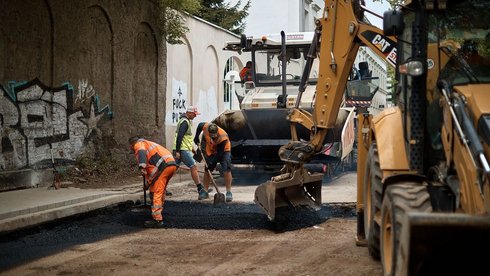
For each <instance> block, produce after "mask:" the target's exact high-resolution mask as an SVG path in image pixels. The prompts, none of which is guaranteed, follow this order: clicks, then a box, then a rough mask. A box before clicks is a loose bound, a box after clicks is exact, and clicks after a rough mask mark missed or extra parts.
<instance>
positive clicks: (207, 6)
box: [193, 0, 250, 34]
mask: <svg viewBox="0 0 490 276" xmlns="http://www.w3.org/2000/svg"><path fill="white" fill-rule="evenodd" d="M224 2H225V1H223V0H201V8H200V9H199V11H198V12H197V13H193V14H194V15H196V16H199V17H200V18H202V19H204V20H206V21H209V22H211V23H214V24H216V25H218V26H220V27H222V28H224V29H227V30H229V31H231V32H233V33H236V34H241V33H243V31H244V29H245V18H246V17H247V16H248V9H249V8H250V0H247V3H246V4H245V5H244V6H243V7H241V6H242V1H241V0H239V1H238V2H237V3H236V4H235V5H231V4H230V3H224ZM226 2H228V1H226Z"/></svg>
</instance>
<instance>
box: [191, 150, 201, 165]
mask: <svg viewBox="0 0 490 276" xmlns="http://www.w3.org/2000/svg"><path fill="white" fill-rule="evenodd" d="M192 158H194V160H196V161H197V162H199V163H201V161H202V154H201V150H200V149H197V151H195V153H194V155H193V156H192Z"/></svg>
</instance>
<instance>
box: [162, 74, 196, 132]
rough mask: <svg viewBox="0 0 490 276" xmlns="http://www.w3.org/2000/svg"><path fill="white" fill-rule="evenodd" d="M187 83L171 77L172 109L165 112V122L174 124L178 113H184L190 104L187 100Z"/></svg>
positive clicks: (177, 118) (177, 119) (178, 116)
mask: <svg viewBox="0 0 490 276" xmlns="http://www.w3.org/2000/svg"><path fill="white" fill-rule="evenodd" d="M187 99H188V98H187V83H185V82H183V81H179V80H176V79H172V109H171V112H167V117H166V122H167V124H168V125H173V126H176V125H177V122H178V121H179V118H180V115H182V114H183V113H185V110H186V109H187V107H188V106H190V105H192V104H190V103H188V100H187Z"/></svg>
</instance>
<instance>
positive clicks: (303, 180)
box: [254, 168, 323, 221]
mask: <svg viewBox="0 0 490 276" xmlns="http://www.w3.org/2000/svg"><path fill="white" fill-rule="evenodd" d="M291 175H292V177H290V176H291ZM322 180H323V174H322V173H310V172H308V171H307V170H306V169H304V168H301V169H299V170H295V171H294V172H293V173H292V174H289V173H287V174H281V175H279V176H276V177H273V178H272V179H271V180H270V181H267V182H266V183H263V184H261V185H259V186H258V187H257V189H256V190H255V199H254V201H255V203H257V204H258V205H259V206H260V207H262V209H264V211H265V213H266V214H267V217H268V218H269V220H271V221H275V219H276V216H277V210H278V209H284V208H285V209H289V208H297V207H309V208H313V209H316V210H318V209H320V206H321V203H322Z"/></svg>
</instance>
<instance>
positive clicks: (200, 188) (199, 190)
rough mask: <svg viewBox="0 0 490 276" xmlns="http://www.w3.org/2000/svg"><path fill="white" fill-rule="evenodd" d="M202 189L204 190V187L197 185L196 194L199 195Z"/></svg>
mask: <svg viewBox="0 0 490 276" xmlns="http://www.w3.org/2000/svg"><path fill="white" fill-rule="evenodd" d="M202 189H204V186H203V185H202V184H197V192H198V193H200V192H201V190H202Z"/></svg>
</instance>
